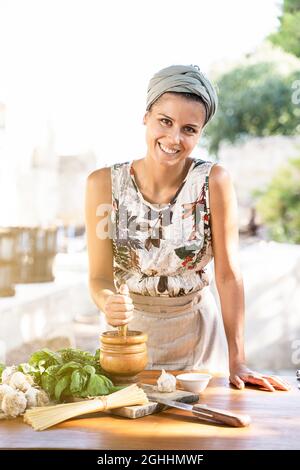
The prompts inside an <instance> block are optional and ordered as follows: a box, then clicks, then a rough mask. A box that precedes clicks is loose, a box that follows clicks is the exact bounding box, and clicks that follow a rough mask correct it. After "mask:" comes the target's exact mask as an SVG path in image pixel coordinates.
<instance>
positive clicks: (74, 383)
mask: <svg viewBox="0 0 300 470" xmlns="http://www.w3.org/2000/svg"><path fill="white" fill-rule="evenodd" d="M19 368H21V370H22V371H24V372H25V371H26V373H29V374H31V375H32V376H33V377H34V380H35V383H36V384H38V385H40V386H41V387H42V388H43V389H44V390H45V391H46V392H47V393H48V395H49V396H50V398H52V399H55V400H57V401H63V400H65V399H66V398H68V397H70V396H72V397H81V398H85V397H89V396H99V395H108V394H109V393H112V392H115V391H116V390H119V389H120V388H122V387H116V386H114V384H113V383H112V381H111V380H110V379H109V378H108V377H106V376H105V375H104V374H103V371H102V369H101V367H100V365H99V350H97V351H96V353H95V355H93V354H91V353H89V352H87V351H81V350H80V349H72V348H67V349H61V350H60V351H57V352H53V351H50V350H49V349H46V348H45V349H42V350H40V351H37V352H35V353H34V354H32V356H31V357H30V359H29V363H28V364H26V363H25V364H21V365H20V366H19Z"/></svg>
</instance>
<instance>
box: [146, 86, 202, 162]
mask: <svg viewBox="0 0 300 470" xmlns="http://www.w3.org/2000/svg"><path fill="white" fill-rule="evenodd" d="M205 117H206V114H205V107H204V105H203V104H202V103H199V102H197V101H190V100H189V99H186V98H184V97H183V96H180V95H178V94H177V93H169V92H168V93H164V94H163V95H162V96H161V97H160V98H159V99H158V100H157V101H156V102H155V103H154V104H153V106H152V108H151V110H150V111H147V112H146V114H145V116H144V124H145V125H146V142H147V147H148V151H147V156H149V157H150V158H152V159H154V160H155V161H157V162H158V163H162V164H170V163H172V162H174V163H178V162H179V161H183V160H186V159H187V157H188V156H189V155H190V154H191V152H192V150H193V149H194V147H195V146H196V144H197V142H198V140H199V138H200V136H201V131H202V128H203V126H204V123H205Z"/></svg>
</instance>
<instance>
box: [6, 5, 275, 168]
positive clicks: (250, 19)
mask: <svg viewBox="0 0 300 470" xmlns="http://www.w3.org/2000/svg"><path fill="white" fill-rule="evenodd" d="M280 4H281V2H280V0H251V1H241V0H227V1H224V0H223V1H222V0H189V1H188V2H183V0H150V1H149V0H139V1H138V0H126V1H125V0H117V1H116V0H109V1H104V0H103V1H102V0H20V1H19V0H0V67H1V73H0V102H4V103H5V104H6V107H7V114H6V139H7V140H6V157H7V158H8V160H9V161H10V162H11V161H12V160H13V161H15V162H17V164H18V165H21V166H24V168H25V167H26V165H28V162H29V161H30V159H31V156H32V151H33V148H34V147H36V146H42V145H47V141H48V140H49V135H50V134H49V133H52V134H51V135H52V139H54V146H55V152H56V153H58V154H63V155H73V154H77V153H80V152H85V151H89V150H90V151H93V152H95V154H96V155H97V158H98V164H100V165H103V164H111V163H112V162H116V161H127V160H129V159H135V158H140V157H141V156H143V155H142V154H143V152H144V150H145V147H144V146H145V143H144V126H143V125H142V118H143V113H144V109H145V101H146V90H147V84H148V81H149V79H150V78H151V76H152V75H153V74H154V73H155V72H156V71H158V70H159V69H161V68H163V67H166V66H168V65H171V64H175V63H177V64H197V65H199V67H200V68H201V69H202V70H203V71H204V72H206V73H208V72H209V69H210V67H211V66H212V65H213V64H214V63H216V62H222V61H227V60H232V59H234V60H236V59H238V58H239V57H240V56H241V55H243V54H244V53H246V52H251V51H252V50H253V49H254V48H255V47H256V46H257V45H259V44H260V43H261V41H262V40H263V39H264V37H265V36H266V35H267V34H269V33H270V32H271V31H274V30H275V29H276V27H277V25H278V18H277V17H278V15H279V12H280V10H279V6H280ZM0 150H1V149H0ZM0 157H1V156H0ZM2 157H3V152H2Z"/></svg>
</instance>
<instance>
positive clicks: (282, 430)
mask: <svg viewBox="0 0 300 470" xmlns="http://www.w3.org/2000/svg"><path fill="white" fill-rule="evenodd" d="M176 373H178V372H174V374H175V375H176ZM158 376H159V373H158V372H157V371H145V372H144V373H143V374H141V376H140V379H141V382H145V383H155V381H156V378H157V377H158ZM284 378H285V379H287V380H288V381H289V382H290V384H291V385H292V390H291V391H289V392H280V391H276V392H266V391H261V390H257V389H255V388H252V387H247V388H246V389H245V390H242V391H240V390H237V389H235V388H233V387H232V386H230V385H229V384H228V379H227V378H224V377H214V378H213V379H212V380H211V381H210V384H209V386H208V388H207V389H206V390H205V392H204V394H203V398H202V399H201V401H202V402H204V403H206V404H208V405H209V406H214V407H216V408H217V407H219V408H223V409H228V410H232V411H235V412H238V413H245V414H249V415H250V416H251V418H252V423H251V425H250V426H249V427H248V428H230V427H227V426H223V425H218V424H210V423H205V422H203V421H200V420H198V419H197V418H195V417H193V416H187V415H186V414H185V412H184V411H181V410H175V409H174V408H169V409H168V410H166V411H163V412H160V413H157V414H154V415H149V416H145V417H143V418H139V419H136V420H130V419H126V418H121V417H118V416H112V415H108V414H104V413H97V414H94V415H89V416H88V417H86V416H85V417H82V418H76V419H73V420H70V421H67V422H64V423H61V424H60V425H57V426H55V427H53V428H50V429H49V430H46V431H41V432H36V431H33V430H32V429H31V427H30V426H28V425H26V424H24V423H23V421H22V419H21V418H17V419H14V420H4V421H0V447H1V449H16V448H17V449H111V450H112V449H122V450H124V449H130V450H132V449H145V450H146V449H152V450H154V449H166V450H167V449H193V450H197V449H198V450H208V449H218V450H221V449H232V450H236V449H299V448H300V390H299V389H298V383H299V382H298V383H297V381H296V378H294V377H284Z"/></svg>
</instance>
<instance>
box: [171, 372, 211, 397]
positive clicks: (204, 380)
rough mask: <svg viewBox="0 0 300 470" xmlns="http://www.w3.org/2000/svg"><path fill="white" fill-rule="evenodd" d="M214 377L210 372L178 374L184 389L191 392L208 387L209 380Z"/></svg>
mask: <svg viewBox="0 0 300 470" xmlns="http://www.w3.org/2000/svg"><path fill="white" fill-rule="evenodd" d="M211 378H212V375H210V374H200V373H197V372H195V373H187V374H179V375H177V376H176V380H178V382H180V384H181V385H182V388H183V389H184V390H188V391H189V392H195V393H200V392H203V390H205V389H206V387H207V385H208V382H209V381H210V379H211Z"/></svg>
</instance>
